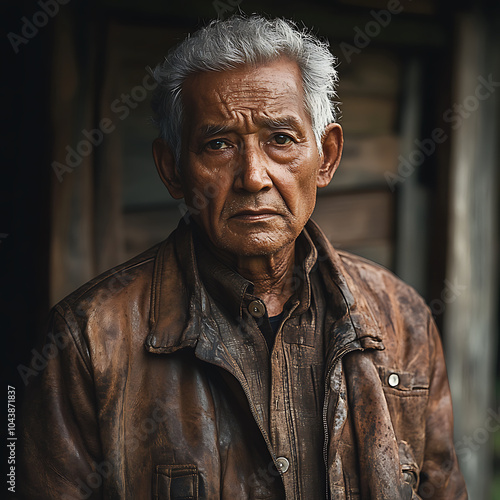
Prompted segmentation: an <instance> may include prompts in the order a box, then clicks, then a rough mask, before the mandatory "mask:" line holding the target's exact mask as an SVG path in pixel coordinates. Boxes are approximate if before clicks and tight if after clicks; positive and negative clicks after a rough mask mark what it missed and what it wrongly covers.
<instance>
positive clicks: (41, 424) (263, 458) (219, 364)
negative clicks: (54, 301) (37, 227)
mask: <svg viewBox="0 0 500 500" xmlns="http://www.w3.org/2000/svg"><path fill="white" fill-rule="evenodd" d="M334 62H335V61H334V58H333V56H332V55H331V54H330V53H329V51H328V48H327V46H326V45H325V44H323V43H321V42H320V41H318V40H317V39H315V38H314V37H312V36H311V35H309V34H307V33H304V32H301V31H299V30H297V29H296V28H295V27H294V26H293V25H291V24H290V23H288V22H285V21H283V20H274V21H267V20H265V19H262V18H260V17H257V16H253V17H250V18H241V17H233V18H231V19H229V20H227V21H220V22H213V23H212V24H210V25H209V26H208V27H207V28H204V29H202V30H200V31H199V32H197V33H195V34H194V35H193V36H192V37H191V38H187V39H186V40H184V41H183V42H182V43H181V44H180V45H179V46H178V47H177V48H176V49H175V50H174V51H173V52H171V53H170V55H169V56H168V57H167V58H166V60H165V62H164V63H163V64H162V65H161V66H159V67H158V68H156V70H155V77H156V79H157V81H158V82H159V87H158V89H157V91H156V95H155V98H154V100H153V107H154V111H155V114H156V121H157V124H158V126H159V128H160V138H158V139H157V140H156V141H155V142H154V145H153V154H154V158H155V162H156V165H157V168H158V171H159V174H160V176H161V178H162V180H163V182H164V183H165V185H166V186H167V188H168V190H169V192H170V194H171V195H172V196H173V197H174V198H177V199H181V198H184V200H185V203H186V205H187V206H188V207H189V210H190V218H189V220H188V221H186V220H183V221H182V222H181V223H180V224H179V226H178V228H177V229H176V230H175V231H174V232H173V233H172V234H171V235H170V237H169V238H168V239H167V240H166V241H165V242H163V243H161V244H159V245H158V246H156V247H154V248H152V249H151V250H148V251H147V252H145V253H144V254H142V255H140V256H138V257H136V258H135V259H133V260H131V261H130V262H128V263H126V264H124V265H123V266H121V267H120V268H118V269H115V270H114V271H113V272H108V273H105V274H103V275H101V276H99V277H98V278H96V279H94V280H93V281H91V282H90V283H88V284H86V285H85V286H83V287H82V288H80V289H79V290H78V291H76V292H75V293H73V294H72V295H70V296H69V297H67V298H66V299H65V300H63V301H62V302H61V303H60V304H58V305H57V306H56V307H55V309H54V311H53V314H52V323H51V324H52V328H51V331H52V333H53V335H52V336H51V337H50V338H49V339H48V340H47V342H54V343H55V342H56V341H59V344H61V345H60V346H59V347H57V346H53V347H54V348H56V347H57V349H58V350H57V353H56V355H54V356H53V357H52V359H51V360H50V361H49V363H48V366H47V367H46V369H45V370H44V372H43V374H41V375H40V376H39V377H37V378H36V380H33V381H32V382H31V383H30V387H29V390H30V393H29V394H28V397H27V405H26V406H27V411H26V417H25V426H24V438H23V439H24V456H23V463H24V464H25V468H24V476H23V484H22V488H23V494H24V497H25V498H30V499H36V498H51V499H53V498H66V499H69V498H106V499H110V498H130V499H142V498H158V499H210V500H215V499H219V498H221V499H226V500H234V499H280V498H286V499H326V498H331V499H349V498H362V499H380V500H382V499H383V500H390V499H394V500H395V499H415V498H434V499H436V498H439V499H463V498H467V493H466V489H465V485H464V482H463V479H462V476H461V474H460V471H459V468H458V465H457V459H456V455H455V451H454V447H453V424H452V411H451V400H450V394H449V388H448V381H447V377H446V370H445V364H444V360H443V353H442V348H441V343H440V340H439V335H438V333H437V331H436V328H435V326H434V323H433V320H432V317H431V315H430V313H429V310H428V309H427V307H426V306H425V304H424V302H423V301H422V299H420V298H419V297H418V296H417V295H416V293H415V292H414V291H413V290H412V289H410V288H409V287H407V286H406V285H404V284H403V283H401V282H400V281H399V280H398V279H397V278H395V277H394V276H393V275H392V274H391V273H389V272H388V271H386V270H384V269H382V268H381V267H379V266H376V265H374V264H371V263H370V262H367V261H366V260H364V259H361V258H358V257H355V256H353V255H349V254H346V253H338V252H336V251H335V250H334V249H333V248H332V247H331V245H330V244H329V242H328V241H327V239H326V238H325V236H324V235H323V233H322V232H321V230H320V229H319V228H318V227H317V226H316V225H315V224H314V223H313V222H312V221H311V220H310V216H311V214H312V212H313V209H314V206H315V201H316V190H317V188H321V187H324V186H326V185H327V184H328V183H329V182H330V180H331V179H332V176H333V174H334V172H335V170H336V168H337V166H338V164H339V161H340V156H341V150H342V130H341V127H340V126H339V125H338V124H337V123H335V105H334V103H333V101H332V98H333V97H334V95H335V89H334V85H335V82H336V78H337V75H336V71H335V69H334ZM117 276H120V277H121V283H122V286H120V287H119V288H118V289H117V287H116V286H114V287H113V288H114V292H113V293H109V288H110V283H111V282H112V281H113V280H115V281H116V278H117Z"/></svg>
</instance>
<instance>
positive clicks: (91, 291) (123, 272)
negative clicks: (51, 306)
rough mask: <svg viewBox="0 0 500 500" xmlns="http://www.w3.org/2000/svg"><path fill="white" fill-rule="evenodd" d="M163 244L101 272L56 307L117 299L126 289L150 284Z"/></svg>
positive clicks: (72, 306) (71, 306)
mask: <svg viewBox="0 0 500 500" xmlns="http://www.w3.org/2000/svg"><path fill="white" fill-rule="evenodd" d="M161 245H162V244H157V245H155V246H154V247H152V248H150V249H149V250H146V251H145V252H143V253H141V254H139V255H137V256H136V257H134V258H132V259H130V260H128V261H126V262H124V263H122V264H120V265H118V266H116V267H113V268H111V269H108V270H107V271H105V272H103V273H101V274H99V275H98V276H96V277H95V278H93V279H91V280H90V281H88V282H87V283H85V284H84V285H82V286H80V287H79V288H78V289H76V290H75V291H74V292H72V293H70V294H69V295H68V296H66V297H65V298H64V299H62V300H61V301H60V302H59V303H58V304H57V305H56V308H58V307H59V308H60V307H70V308H74V307H76V306H77V305H78V304H84V303H88V302H92V301H95V300H99V301H100V302H104V301H107V300H112V299H113V298H115V299H116V298H117V297H118V296H120V294H121V293H122V292H124V291H126V290H130V289H132V288H137V287H141V286H149V285H150V284H151V280H152V278H153V269H154V266H155V261H156V257H157V255H158V251H159V249H160V247H161Z"/></svg>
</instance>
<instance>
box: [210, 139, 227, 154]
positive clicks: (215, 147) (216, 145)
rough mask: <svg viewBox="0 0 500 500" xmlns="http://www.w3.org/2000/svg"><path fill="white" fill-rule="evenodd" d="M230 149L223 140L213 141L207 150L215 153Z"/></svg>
mask: <svg viewBox="0 0 500 500" xmlns="http://www.w3.org/2000/svg"><path fill="white" fill-rule="evenodd" d="M229 147H230V146H229V144H228V143H227V142H226V141H224V140H222V139H214V140H213V141H210V142H209V143H207V148H208V149H212V150H214V151H217V150H221V149H227V148H229Z"/></svg>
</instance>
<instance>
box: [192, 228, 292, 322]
mask: <svg viewBox="0 0 500 500" xmlns="http://www.w3.org/2000/svg"><path fill="white" fill-rule="evenodd" d="M200 233H201V231H200ZM200 233H199V236H201V238H202V240H204V243H205V245H207V246H208V247H209V248H210V251H211V252H212V253H213V254H214V255H215V256H216V257H217V258H218V259H219V260H220V261H221V262H223V263H224V264H225V265H227V266H228V267H230V268H232V269H234V270H235V271H237V272H238V274H240V275H241V276H243V278H245V279H247V280H248V281H251V282H252V283H253V285H254V295H255V296H257V297H259V298H260V299H261V300H262V301H263V302H264V303H265V305H266V309H267V312H268V315H269V316H277V315H278V314H280V313H281V311H282V310H283V306H284V305H285V303H286V301H287V300H288V299H289V298H290V297H291V296H292V293H293V288H292V286H293V279H292V277H293V271H294V265H295V242H292V243H291V244H290V245H288V246H286V247H284V248H282V249H280V250H279V251H278V252H276V253H273V254H268V255H256V256H242V255H233V254H230V253H228V252H225V251H223V250H221V249H219V248H217V247H215V246H214V245H213V244H212V242H210V240H209V239H208V238H207V237H206V236H205V235H203V234H200Z"/></svg>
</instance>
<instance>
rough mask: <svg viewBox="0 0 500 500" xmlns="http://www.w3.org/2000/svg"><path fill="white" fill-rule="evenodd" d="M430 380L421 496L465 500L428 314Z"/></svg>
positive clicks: (442, 367) (443, 373) (441, 357)
mask: <svg viewBox="0 0 500 500" xmlns="http://www.w3.org/2000/svg"><path fill="white" fill-rule="evenodd" d="M428 331H429V342H430V352H431V353H432V355H431V358H432V359H431V379H430V387H429V400H428V406H427V415H426V435H425V453H424V463H423V466H422V470H421V474H420V485H419V488H418V494H419V496H420V498H422V499H428V498H432V499H443V500H444V499H447V500H448V499H454V500H466V499H467V498H468V497H467V490H466V487H465V481H464V479H463V476H462V473H461V472H460V469H459V466H458V461H457V456H456V453H455V446H454V444H453V410H452V404H451V395H450V387H449V384H448V376H447V374H446V365H445V361H444V355H443V347H442V344H441V339H440V337H439V333H438V331H437V327H436V325H435V323H434V320H433V319H432V316H431V315H430V313H429V330H428Z"/></svg>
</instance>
